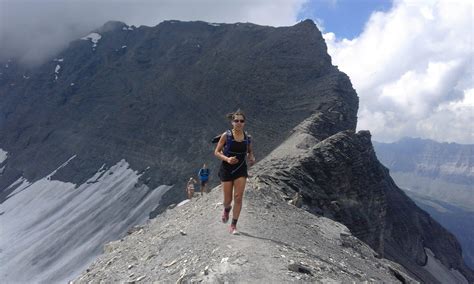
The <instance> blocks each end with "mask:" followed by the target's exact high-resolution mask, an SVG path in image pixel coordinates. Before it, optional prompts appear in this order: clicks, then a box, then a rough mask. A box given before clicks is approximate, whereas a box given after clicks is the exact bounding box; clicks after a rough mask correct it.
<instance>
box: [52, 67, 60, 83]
mask: <svg viewBox="0 0 474 284" xmlns="http://www.w3.org/2000/svg"><path fill="white" fill-rule="evenodd" d="M59 69H61V66H60V65H59V64H57V65H56V68H54V80H55V81H56V80H58V74H59Z"/></svg>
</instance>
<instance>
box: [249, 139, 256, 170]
mask: <svg viewBox="0 0 474 284" xmlns="http://www.w3.org/2000/svg"><path fill="white" fill-rule="evenodd" d="M247 158H248V160H249V164H250V166H252V165H253V164H255V156H254V155H253V147H252V143H249V144H248V152H247Z"/></svg>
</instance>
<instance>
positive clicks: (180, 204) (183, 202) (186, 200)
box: [176, 199, 191, 207]
mask: <svg viewBox="0 0 474 284" xmlns="http://www.w3.org/2000/svg"><path fill="white" fill-rule="evenodd" d="M189 201H191V199H185V200H183V201H181V202H180V203H178V205H176V207H179V206H183V205H184V204H186V203H188V202H189Z"/></svg>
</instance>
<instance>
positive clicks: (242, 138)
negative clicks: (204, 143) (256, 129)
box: [214, 110, 255, 234]
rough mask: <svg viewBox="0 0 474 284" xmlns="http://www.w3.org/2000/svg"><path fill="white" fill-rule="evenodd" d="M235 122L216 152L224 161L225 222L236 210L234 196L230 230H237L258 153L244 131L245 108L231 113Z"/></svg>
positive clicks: (221, 172)
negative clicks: (249, 172) (254, 152)
mask: <svg viewBox="0 0 474 284" xmlns="http://www.w3.org/2000/svg"><path fill="white" fill-rule="evenodd" d="M227 118H229V119H230V120H231V122H232V129H231V130H227V131H226V132H224V133H223V134H222V135H221V137H220V139H219V142H218V143H217V146H216V149H215V151H214V155H216V157H217V158H219V159H220V160H222V164H221V166H220V168H219V178H220V180H221V184H222V189H223V192H224V212H223V213H222V222H224V223H227V221H228V220H229V213H230V210H231V209H232V206H231V203H232V197H233V199H234V210H233V211H232V223H231V225H230V227H229V232H230V233H232V234H236V233H237V221H238V219H239V215H240V210H241V209H242V199H243V195H244V190H245V184H246V182H247V177H248V173H247V162H246V160H247V159H248V161H249V165H250V166H252V165H253V164H254V163H255V156H254V154H253V150H252V144H251V143H250V136H249V135H248V134H247V133H246V132H245V131H244V125H245V114H244V113H243V112H242V111H241V110H237V111H236V112H234V113H230V114H228V115H227Z"/></svg>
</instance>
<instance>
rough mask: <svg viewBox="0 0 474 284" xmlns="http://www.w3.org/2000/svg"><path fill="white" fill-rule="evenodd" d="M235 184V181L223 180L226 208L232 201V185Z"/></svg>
mask: <svg viewBox="0 0 474 284" xmlns="http://www.w3.org/2000/svg"><path fill="white" fill-rule="evenodd" d="M233 185H234V182H233V181H223V182H222V191H223V192H224V202H223V203H224V208H229V207H230V204H231V203H232V187H233Z"/></svg>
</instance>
